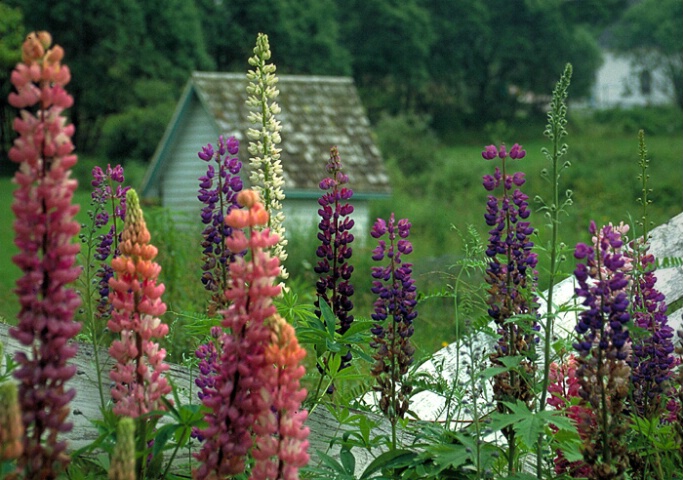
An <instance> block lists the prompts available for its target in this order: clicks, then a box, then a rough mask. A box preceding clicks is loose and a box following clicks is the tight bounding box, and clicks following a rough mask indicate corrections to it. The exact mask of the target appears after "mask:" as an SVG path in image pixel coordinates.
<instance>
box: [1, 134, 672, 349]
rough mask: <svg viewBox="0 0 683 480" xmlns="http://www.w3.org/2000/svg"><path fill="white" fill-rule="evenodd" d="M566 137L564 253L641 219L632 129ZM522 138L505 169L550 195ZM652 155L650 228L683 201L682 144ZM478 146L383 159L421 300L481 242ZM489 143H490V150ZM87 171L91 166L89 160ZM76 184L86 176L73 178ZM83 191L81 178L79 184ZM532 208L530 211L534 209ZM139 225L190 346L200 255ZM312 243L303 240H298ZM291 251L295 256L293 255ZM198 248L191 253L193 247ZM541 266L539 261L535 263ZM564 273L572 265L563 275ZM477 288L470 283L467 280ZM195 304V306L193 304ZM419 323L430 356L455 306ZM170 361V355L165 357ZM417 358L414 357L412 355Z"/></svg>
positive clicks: (384, 208)
mask: <svg viewBox="0 0 683 480" xmlns="http://www.w3.org/2000/svg"><path fill="white" fill-rule="evenodd" d="M570 127H571V129H570V135H569V137H568V138H567V143H568V144H569V154H568V155H567V157H566V158H567V160H569V161H570V162H571V164H572V165H571V167H570V168H569V169H568V170H567V171H566V172H565V174H564V176H563V178H562V180H561V184H562V185H563V186H565V187H566V188H569V189H571V190H572V191H573V199H574V205H573V206H572V207H570V208H569V210H568V211H569V215H568V216H567V217H564V219H563V224H562V227H561V237H562V240H563V241H564V242H565V243H566V244H567V245H570V246H573V245H574V244H575V243H576V242H578V241H589V240H590V239H589V238H588V234H587V228H588V223H589V221H590V220H591V219H594V220H595V221H596V222H597V223H598V224H604V223H606V222H615V223H618V222H620V221H625V222H631V220H632V219H637V218H639V217H640V206H639V205H638V203H637V201H636V200H637V198H638V197H640V195H641V192H640V189H641V185H640V182H639V180H638V174H639V173H640V170H639V167H638V165H637V160H638V156H637V151H638V150H637V149H638V141H637V130H634V131H625V129H621V128H620V129H614V128H610V127H609V126H601V125H597V124H594V123H590V122H584V123H580V122H577V125H574V124H573V123H570ZM535 131H536V133H535V134H534V135H532V136H530V135H529V134H528V133H525V134H524V135H525V136H522V135H519V136H517V137H514V136H507V139H508V142H514V141H518V142H520V143H522V144H523V145H524V147H525V149H526V150H527V156H526V158H524V159H523V160H521V161H519V162H515V163H512V162H511V163H509V165H510V168H512V169H515V170H523V171H524V172H526V178H527V184H526V185H525V186H524V188H525V191H526V192H527V194H528V195H529V196H530V198H531V199H532V200H533V198H534V197H535V196H536V195H540V196H545V197H546V198H547V197H548V191H549V186H548V185H547V183H546V182H545V181H543V180H542V179H541V171H542V170H543V169H544V168H545V167H546V166H547V163H546V159H545V158H544V156H543V155H542V154H541V148H542V147H544V146H547V145H548V142H547V141H546V140H545V139H544V138H543V137H542V135H541V128H538V129H536V130H535ZM646 142H647V146H648V150H649V153H650V158H651V163H650V169H649V174H650V180H649V181H650V187H651V188H653V193H652V197H651V198H652V199H653V202H654V203H653V205H652V206H651V207H650V212H649V215H650V220H651V221H652V222H653V223H654V224H655V225H657V224H660V223H663V222H666V221H667V220H668V219H669V218H671V217H672V216H674V215H676V214H678V213H680V212H681V210H682V208H681V205H682V203H683V200H682V197H683V192H682V188H681V186H682V184H683V166H682V165H681V158H682V156H683V138H681V136H680V134H679V133H678V132H674V133H664V134H660V135H649V136H647V137H646ZM485 143H487V142H486V140H484V139H481V138H479V139H476V138H472V137H470V138H468V140H467V142H464V141H463V142H460V144H459V145H455V146H444V147H442V148H440V149H438V150H437V158H436V159H434V162H433V164H434V165H435V167H434V168H433V169H431V170H429V171H422V172H420V173H419V174H418V175H415V176H413V177H411V178H406V177H405V176H403V175H401V173H400V172H399V170H398V169H397V168H395V167H391V165H392V161H391V159H390V160H389V162H388V163H389V165H390V171H391V175H392V183H393V190H394V197H393V198H392V199H391V201H386V202H378V203H375V204H374V205H373V206H372V212H371V213H372V215H373V217H372V218H376V217H378V216H382V217H384V218H387V217H388V216H389V214H390V213H391V212H392V211H395V213H396V216H397V218H403V217H405V218H409V219H410V221H411V222H412V224H413V227H412V230H411V241H412V242H413V245H414V253H413V254H412V255H411V257H412V258H411V261H412V262H413V263H414V276H415V278H416V282H417V285H418V289H419V290H420V291H421V292H433V291H438V290H442V289H443V288H444V287H445V285H446V284H452V283H453V278H454V275H456V274H457V269H456V268H454V267H453V265H455V263H456V262H457V260H458V259H459V258H461V256H462V252H463V246H464V244H463V241H462V239H461V237H460V235H459V234H458V232H456V231H455V230H454V229H453V226H455V227H457V228H458V229H459V230H460V231H461V232H464V231H466V229H467V227H468V225H474V226H475V227H476V230H478V231H479V234H480V236H481V239H482V241H484V242H486V238H487V234H486V228H485V225H484V224H483V214H484V210H485V201H486V191H485V190H484V189H483V187H482V186H481V177H482V175H484V174H485V173H490V172H492V171H493V168H494V167H495V163H494V162H487V161H485V160H483V159H482V158H481V150H482V147H483V145H484V144H485ZM489 143H490V142H489ZM87 163H92V159H88V160H87ZM80 177H84V175H80ZM80 179H81V184H82V185H84V184H85V185H87V181H86V180H87V179H84V178H80ZM13 190H14V185H13V184H12V183H11V180H10V179H8V178H0V225H3V227H2V228H1V229H0V251H2V255H0V271H1V272H2V273H3V274H2V275H0V317H4V318H6V319H7V321H8V322H9V323H14V322H13V319H14V318H16V314H17V312H18V304H17V301H16V299H15V296H14V294H13V293H12V290H13V289H14V282H15V281H16V279H17V278H18V276H19V275H20V272H19V270H18V269H17V267H15V266H14V264H13V263H12V261H11V257H12V255H13V254H14V252H16V248H15V247H14V245H13V230H12V228H11V224H12V214H11V209H10V206H11V203H12V191H13ZM89 195H90V192H89V191H87V190H86V189H79V190H78V192H77V194H76V201H77V202H78V203H80V204H81V212H80V213H79V217H78V219H79V221H81V222H85V221H86V219H87V215H86V211H87V209H88V205H89V198H90V197H89ZM532 206H533V207H534V210H536V209H537V207H538V206H537V205H534V204H533V203H532ZM145 213H146V218H148V224H149V226H150V230H151V231H152V235H153V239H154V243H155V244H156V245H157V246H158V247H159V250H160V256H159V262H160V263H161V265H162V268H163V270H162V277H161V281H163V282H164V283H165V284H166V286H167V294H166V295H165V299H166V301H167V303H169V304H170V308H169V309H170V310H171V313H169V314H167V316H166V321H167V322H169V323H171V324H172V325H173V327H172V330H173V331H174V335H176V336H175V337H174V339H173V343H174V344H175V345H182V346H183V347H181V348H185V347H188V346H189V344H187V342H188V341H190V340H192V339H188V338H184V336H183V334H182V330H183V329H182V326H183V321H184V320H183V314H184V313H188V312H192V311H194V312H200V311H201V310H202V306H201V305H202V304H203V299H204V292H203V290H202V288H201V284H200V282H199V281H198V278H199V275H200V273H199V264H198V263H197V262H198V260H199V254H198V253H197V251H195V250H193V249H191V248H187V246H189V245H196V242H197V240H196V238H194V237H192V235H191V234H188V233H183V232H182V231H179V230H178V229H176V228H175V227H174V225H173V222H172V221H171V220H170V216H168V214H167V212H164V211H162V210H147V211H146V212H145ZM531 220H532V222H533V225H534V226H535V227H536V228H537V229H538V230H539V236H538V238H537V239H536V240H537V241H536V243H537V244H538V245H544V244H545V242H546V241H547V235H546V227H545V226H544V223H545V220H544V219H543V217H542V216H541V215H540V214H539V213H538V212H535V213H534V215H532V217H531ZM305 236H310V237H311V238H309V239H306V238H303V237H305ZM301 237H302V238H298V237H297V239H296V241H290V244H289V245H290V246H289V250H290V257H291V259H292V261H291V264H288V266H287V267H288V270H289V271H290V272H292V274H293V276H295V277H297V279H296V280H297V281H296V285H298V286H297V288H298V289H300V290H301V292H300V296H301V297H302V298H307V297H308V298H309V299H310V298H311V296H312V294H313V293H314V291H315V290H314V289H315V276H314V274H313V273H312V270H306V268H310V267H306V265H309V266H311V265H313V264H314V263H315V248H316V246H317V243H316V242H317V240H316V239H315V238H314V237H313V236H311V235H301ZM296 246H298V250H297V251H293V249H294V248H295V247H296ZM372 248H373V244H372V242H368V246H365V247H362V248H361V247H360V246H358V247H354V256H353V262H354V264H355V266H356V271H355V274H354V284H355V286H356V294H355V295H354V302H355V305H356V308H355V309H354V314H355V315H356V316H357V317H365V318H367V317H369V315H370V313H371V310H372V302H373V298H372V295H371V294H370V293H369V287H370V281H371V279H370V275H369V272H370V266H371V263H372V262H371V261H370V259H369V257H370V251H371V250H372ZM197 250H198V249H197ZM540 257H541V259H543V254H541V255H540ZM543 268H544V262H543V261H542V262H541V263H540V272H541V274H540V277H539V285H540V287H541V288H542V287H543V282H544V275H543ZM566 270H567V271H568V272H569V271H571V268H570V266H569V265H568V266H567V269H566ZM475 281H477V280H475ZM198 299H201V300H198ZM419 312H420V315H419V317H418V321H417V322H416V329H415V336H414V340H415V343H416V345H417V347H418V351H419V353H421V354H423V355H428V354H430V353H432V352H434V351H436V350H437V349H438V348H440V347H441V345H442V343H444V342H446V343H449V342H452V341H453V340H454V339H455V337H456V332H457V328H456V325H455V324H454V322H453V321H452V318H453V300H452V299H451V298H445V299H443V298H432V299H429V300H427V301H424V302H422V303H421V304H420V308H419ZM171 353H176V352H171ZM419 353H418V354H419Z"/></svg>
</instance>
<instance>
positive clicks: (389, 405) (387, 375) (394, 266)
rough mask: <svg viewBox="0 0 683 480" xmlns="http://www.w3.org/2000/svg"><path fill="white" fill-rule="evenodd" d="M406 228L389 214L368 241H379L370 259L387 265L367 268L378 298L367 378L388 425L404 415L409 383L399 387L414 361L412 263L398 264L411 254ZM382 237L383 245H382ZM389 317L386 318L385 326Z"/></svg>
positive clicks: (380, 222)
mask: <svg viewBox="0 0 683 480" xmlns="http://www.w3.org/2000/svg"><path fill="white" fill-rule="evenodd" d="M410 226H411V225H410V222H408V220H407V219H405V218H404V219H401V220H399V221H398V222H395V221H394V214H393V213H392V214H391V217H390V218H389V223H388V224H387V222H386V221H385V220H384V219H381V218H378V219H377V221H376V222H375V224H374V225H373V227H372V231H371V232H370V235H372V237H373V238H376V239H378V246H377V247H376V248H375V249H374V250H373V252H372V253H373V255H372V259H373V260H375V261H376V262H381V261H382V260H384V259H385V258H386V259H387V262H388V263H387V265H386V266H374V267H372V277H373V278H374V280H373V282H372V289H371V290H372V293H374V294H375V295H377V297H378V298H377V300H376V301H375V304H374V307H375V312H374V313H373V314H372V315H371V316H372V319H373V320H375V322H376V323H375V325H374V327H373V328H372V334H373V340H372V342H371V343H370V346H371V347H372V348H374V349H375V354H374V355H373V358H374V359H375V365H374V367H373V369H372V371H371V373H372V375H373V376H374V377H375V379H376V380H377V386H375V387H374V389H375V391H378V392H379V393H380V401H379V407H380V409H381V410H382V412H384V414H385V415H387V416H388V417H389V420H390V421H391V423H392V425H395V424H396V422H397V421H398V419H399V418H403V416H404V415H405V413H406V412H407V411H408V401H409V398H408V396H409V395H410V392H411V391H412V387H411V386H410V385H409V384H408V383H406V382H402V380H404V377H405V375H406V374H407V373H408V367H409V366H410V365H411V363H412V362H413V354H414V353H415V348H414V347H413V345H412V344H411V343H410V337H411V336H412V335H413V331H414V328H413V320H415V318H416V317H417V311H416V310H415V306H416V305H417V289H416V287H415V282H414V280H413V279H412V278H411V275H412V264H411V263H403V261H402V257H403V255H408V254H410V253H411V252H412V251H413V246H412V244H411V243H410V242H409V241H408V240H407V238H408V236H409V234H410ZM385 235H386V236H387V240H383V237H384V236H385ZM387 241H388V243H387ZM388 317H391V318H390V320H389V321H387V318H388ZM399 384H400V385H399Z"/></svg>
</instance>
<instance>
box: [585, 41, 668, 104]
mask: <svg viewBox="0 0 683 480" xmlns="http://www.w3.org/2000/svg"><path fill="white" fill-rule="evenodd" d="M674 98H675V95H674V86H673V84H672V83H671V79H670V78H669V77H668V76H667V75H666V73H665V71H664V69H663V68H662V67H659V66H652V67H651V68H648V67H646V66H644V65H640V64H636V63H635V62H633V60H632V59H630V58H628V57H626V56H620V55H617V54H615V53H613V52H611V51H609V50H603V64H602V66H601V67H600V69H599V70H598V71H597V73H596V76H595V83H594V84H593V88H592V89H591V95H590V98H589V100H588V102H587V103H586V106H589V107H593V108H597V109H604V108H615V107H620V108H629V107H645V106H652V105H671V104H672V103H673V101H674Z"/></svg>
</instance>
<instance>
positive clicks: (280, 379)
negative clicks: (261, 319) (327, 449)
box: [250, 314, 309, 480]
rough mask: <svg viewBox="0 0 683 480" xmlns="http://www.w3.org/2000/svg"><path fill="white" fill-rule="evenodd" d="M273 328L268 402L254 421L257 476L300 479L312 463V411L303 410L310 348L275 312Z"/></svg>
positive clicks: (265, 377) (263, 479) (267, 357)
mask: <svg viewBox="0 0 683 480" xmlns="http://www.w3.org/2000/svg"><path fill="white" fill-rule="evenodd" d="M266 324H267V326H268V328H269V329H270V331H271V339H270V344H269V345H268V346H267V347H266V350H265V353H264V355H265V360H266V364H268V365H271V366H272V367H271V368H265V369H263V370H261V375H263V384H264V386H265V388H263V389H261V400H262V401H263V402H264V406H266V405H270V407H269V408H264V409H262V410H261V411H260V412H259V415H258V416H257V417H256V421H255V424H254V427H253V428H254V433H255V434H256V440H255V445H254V450H253V451H252V456H253V457H254V459H255V462H254V468H253V469H252V472H251V477H250V478H252V479H253V480H266V479H271V480H277V479H292V480H294V479H297V478H299V475H298V470H299V468H300V467H303V466H305V465H306V464H307V463H308V459H309V457H308V453H307V450H308V440H307V438H308V433H309V429H308V427H305V426H304V422H305V421H306V417H307V416H308V413H307V412H306V411H305V410H301V402H303V401H304V399H305V398H306V390H305V389H303V388H301V385H300V383H299V382H300V380H301V378H302V377H303V375H304V373H305V369H304V367H303V365H301V361H302V360H303V358H304V357H305V356H306V351H305V350H304V349H303V348H301V347H300V346H299V342H298V340H297V338H296V335H295V333H294V327H292V326H291V325H290V324H288V323H287V321H286V320H285V319H284V318H282V317H281V316H279V315H277V314H275V315H273V316H272V317H271V318H269V319H268V320H267V321H266Z"/></svg>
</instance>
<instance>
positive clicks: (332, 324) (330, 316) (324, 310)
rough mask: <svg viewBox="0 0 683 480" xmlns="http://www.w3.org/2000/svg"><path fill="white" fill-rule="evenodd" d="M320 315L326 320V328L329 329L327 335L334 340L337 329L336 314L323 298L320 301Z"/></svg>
mask: <svg viewBox="0 0 683 480" xmlns="http://www.w3.org/2000/svg"><path fill="white" fill-rule="evenodd" d="M320 313H321V314H322V316H323V320H325V326H326V327H327V334H328V335H329V338H331V339H334V337H335V333H336V332H335V328H336V327H337V318H336V317H335V316H334V312H333V311H332V309H331V308H330V306H329V305H328V304H327V302H326V301H324V300H323V299H322V298H321V299H320Z"/></svg>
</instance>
